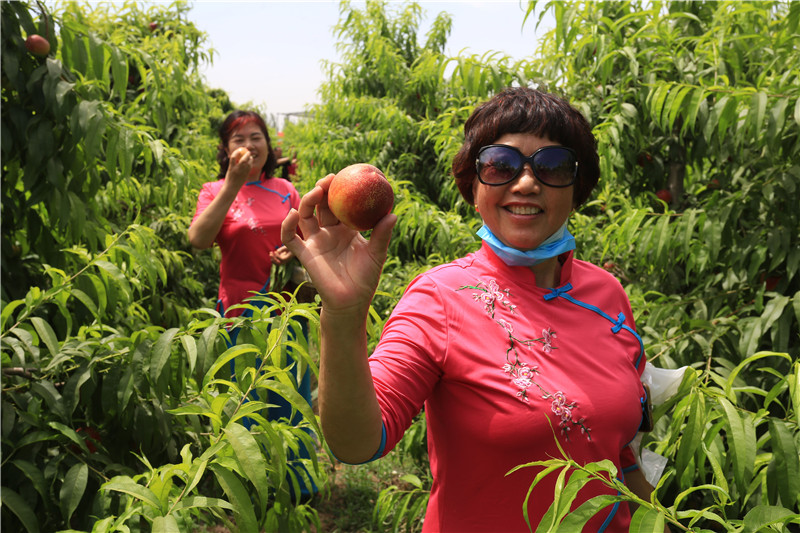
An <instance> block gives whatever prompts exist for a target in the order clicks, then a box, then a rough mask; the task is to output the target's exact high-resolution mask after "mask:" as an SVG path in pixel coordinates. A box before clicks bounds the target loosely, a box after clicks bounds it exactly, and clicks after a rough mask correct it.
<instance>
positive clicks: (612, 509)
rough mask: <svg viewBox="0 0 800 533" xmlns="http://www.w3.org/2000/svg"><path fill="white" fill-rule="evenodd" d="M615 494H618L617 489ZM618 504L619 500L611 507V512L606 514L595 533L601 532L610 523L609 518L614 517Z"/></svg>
mask: <svg viewBox="0 0 800 533" xmlns="http://www.w3.org/2000/svg"><path fill="white" fill-rule="evenodd" d="M617 494H619V491H617ZM619 504H620V502H616V503H615V504H614V505H613V506H612V507H611V512H610V513H609V514H608V516H607V517H606V519H605V520H604V521H603V525H601V526H600V528H599V529H598V530H597V533H603V532H604V531H605V530H606V528H607V527H608V526H609V524H611V520H612V519H613V518H614V515H616V514H617V510H618V509H619Z"/></svg>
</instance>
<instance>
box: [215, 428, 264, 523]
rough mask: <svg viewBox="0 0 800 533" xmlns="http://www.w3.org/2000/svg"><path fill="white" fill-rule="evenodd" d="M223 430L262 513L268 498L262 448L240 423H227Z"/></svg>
mask: <svg viewBox="0 0 800 533" xmlns="http://www.w3.org/2000/svg"><path fill="white" fill-rule="evenodd" d="M223 431H224V432H225V435H226V436H227V438H228V442H229V443H230V445H231V448H233V453H234V455H235V456H236V459H237V460H238V461H239V464H241V465H242V470H243V471H244V474H245V475H246V476H247V479H249V480H250V482H251V483H252V484H253V486H254V487H255V489H256V491H257V492H258V495H259V498H260V504H261V505H260V506H259V507H260V508H261V511H262V514H263V512H264V510H265V509H266V507H267V502H268V500H269V482H268V480H267V462H266V460H264V455H263V453H262V450H261V448H260V447H259V445H258V443H257V442H256V439H255V438H254V437H253V435H252V434H251V433H250V431H248V429H247V428H245V427H244V426H242V425H241V424H237V423H235V422H234V423H232V424H228V426H227V427H226V428H224V429H223Z"/></svg>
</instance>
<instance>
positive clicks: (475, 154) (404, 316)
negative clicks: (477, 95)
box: [282, 88, 652, 533]
mask: <svg viewBox="0 0 800 533" xmlns="http://www.w3.org/2000/svg"><path fill="white" fill-rule="evenodd" d="M464 133H465V141H464V144H463V146H462V147H461V149H460V151H459V152H458V154H457V155H456V157H455V160H454V162H453V174H454V176H455V180H456V184H457V186H458V188H459V190H460V192H461V194H462V196H463V197H464V199H465V200H466V201H467V202H469V204H470V205H474V206H475V208H476V209H477V211H478V213H479V215H480V216H481V218H482V219H483V223H484V225H483V227H482V228H481V229H480V231H479V232H478V235H479V236H480V237H481V239H482V245H481V246H480V248H479V249H477V250H475V251H473V252H472V253H469V254H468V255H466V256H465V257H463V258H460V259H457V260H456V261H453V262H452V263H448V264H445V265H441V266H438V267H435V268H433V269H431V270H429V271H428V272H426V273H424V274H422V275H420V276H419V277H417V278H416V279H414V280H413V281H412V282H411V284H410V285H409V286H408V288H407V289H406V291H405V293H404V295H403V297H402V298H401V300H400V302H399V303H398V305H397V306H396V308H395V309H394V311H393V313H392V316H391V317H390V319H389V320H388V321H387V323H386V325H385V327H384V330H383V333H382V336H381V340H380V342H379V344H378V345H377V347H376V349H375V350H374V352H373V353H372V354H371V355H369V354H368V353H367V334H366V328H365V326H366V321H367V312H368V309H369V305H370V302H371V299H372V297H373V294H374V292H375V290H376V287H377V285H378V280H379V277H380V273H381V268H382V266H383V264H384V261H385V259H386V251H387V249H388V244H389V239H390V236H391V231H392V228H393V227H394V224H395V222H396V216H395V215H393V214H389V215H387V216H386V217H384V218H383V219H382V220H381V221H380V222H379V223H378V225H377V226H376V227H375V229H374V230H373V232H372V234H371V238H370V239H369V240H366V239H365V238H363V237H362V236H361V235H360V234H359V233H357V232H355V231H353V230H351V229H349V228H347V227H346V226H345V225H343V224H340V223H339V221H338V220H337V219H336V218H335V217H334V216H333V214H332V213H331V211H330V210H329V209H328V206H327V200H326V192H327V190H328V187H329V185H330V182H331V179H332V177H333V176H332V175H329V176H327V177H326V178H324V179H322V180H320V181H319V182H318V183H317V185H316V187H315V188H314V189H313V190H312V191H310V192H309V193H308V194H307V195H305V196H304V197H303V198H302V200H301V202H300V207H299V209H298V210H297V211H292V213H290V214H289V216H288V217H287V218H286V220H285V221H284V223H283V228H282V239H283V242H284V243H285V244H286V245H287V247H288V248H289V250H291V251H292V252H293V253H294V254H295V255H296V256H297V257H298V258H299V259H300V261H301V262H302V263H303V265H304V266H305V267H306V269H307V270H308V272H309V273H310V275H311V277H312V279H313V282H314V285H315V287H316V288H317V290H318V291H319V294H320V296H321V298H322V312H321V328H322V329H321V356H320V357H321V361H320V380H319V406H320V417H321V423H322V429H323V432H324V434H325V437H326V440H327V442H328V444H329V446H330V448H331V450H332V451H333V453H334V454H335V455H336V456H337V457H338V458H339V459H340V460H341V461H345V462H348V463H362V462H365V461H370V460H373V459H377V458H378V457H380V456H382V455H384V454H385V453H387V452H388V451H389V450H391V449H392V447H393V446H394V445H395V444H396V443H397V442H398V441H399V440H400V438H401V437H402V435H403V433H404V431H405V430H406V429H407V428H408V427H409V425H410V424H411V422H412V421H413V419H414V417H415V416H416V415H417V414H418V413H419V412H420V410H421V409H423V407H424V412H425V416H426V419H427V428H428V451H429V458H430V466H431V472H432V474H433V486H432V490H431V497H430V501H429V504H428V509H427V512H426V516H425V520H424V525H423V531H425V532H428V531H451V532H459V533H463V532H470V531H483V532H488V531H491V532H498V531H502V532H511V531H529V529H528V525H527V524H526V522H525V519H524V516H523V512H522V505H523V502H524V500H525V497H526V495H527V493H528V489H529V487H530V485H531V483H532V481H533V479H534V477H535V475H536V473H537V470H536V469H534V468H523V469H520V470H517V471H516V472H514V473H513V474H510V475H507V474H508V472H509V471H511V470H512V469H514V467H516V466H518V465H521V464H526V463H530V462H532V461H537V460H546V459H548V458H552V457H560V456H561V453H560V451H559V448H558V445H559V444H560V446H561V447H562V448H563V449H564V451H565V452H566V453H567V454H569V456H570V457H572V459H574V460H576V461H578V462H581V463H588V462H593V461H599V460H604V459H606V460H610V461H613V463H614V464H615V465H616V466H617V469H618V471H619V475H620V477H621V478H622V479H623V480H624V482H625V483H626V484H628V486H629V487H630V488H631V489H632V490H634V491H635V492H636V493H637V494H640V495H642V496H643V497H646V496H647V495H648V494H649V492H650V491H651V490H652V487H650V486H649V485H648V484H647V482H646V481H645V479H644V476H643V475H642V474H641V472H640V471H639V470H638V467H637V461H636V458H635V457H634V454H633V452H632V451H631V449H630V447H629V444H630V442H631V441H632V440H633V438H634V436H635V435H636V433H637V431H638V429H639V428H640V425H641V423H642V418H643V403H644V402H645V392H644V389H643V387H642V384H641V381H640V375H641V372H642V371H643V369H644V366H645V356H644V350H643V345H642V341H641V339H640V338H639V336H638V335H637V333H636V330H635V325H634V323H633V314H632V312H631V308H630V303H629V301H628V298H627V296H626V294H625V292H624V290H623V288H622V286H621V285H620V283H619V282H618V281H617V280H616V279H615V278H614V277H613V276H612V275H611V274H609V273H608V272H606V271H605V270H603V269H601V268H598V267H596V266H594V265H591V264H589V263H586V262H584V261H580V260H578V259H576V258H575V257H574V252H573V250H574V248H575V239H574V238H573V237H572V235H571V234H570V233H569V231H568V229H567V222H568V218H569V216H570V214H571V213H572V211H573V210H575V209H577V208H578V207H579V206H580V205H581V204H582V203H584V202H585V201H586V200H587V198H588V197H589V195H590V193H591V191H592V189H593V188H594V186H595V184H596V183H597V181H598V178H599V174H600V170H599V161H598V155H597V150H596V143H595V139H594V137H593V135H592V133H591V128H590V126H589V124H588V123H587V121H586V120H585V119H584V117H583V116H581V114H580V113H579V112H578V111H577V110H575V109H574V108H573V107H572V106H570V105H569V104H568V103H567V102H565V101H563V100H561V99H559V98H556V97H554V96H551V95H548V94H545V93H542V92H539V91H536V90H533V89H527V88H510V89H507V90H505V91H503V92H501V93H499V94H497V95H496V96H495V97H493V98H492V99H490V100H489V101H487V102H486V103H484V104H482V105H480V106H478V107H477V108H476V109H475V110H474V112H473V113H472V115H471V116H470V118H469V119H468V121H467V122H466V124H465V128H464ZM298 226H299V229H300V231H301V232H302V235H303V236H302V237H301V236H299V235H298V233H297V230H298ZM555 478H556V476H555V475H551V476H547V477H546V478H545V479H544V481H543V482H541V483H539V484H538V485H537V486H536V489H535V490H534V492H533V493H532V494H531V496H530V499H529V502H528V509H527V512H528V514H529V517H530V520H531V523H532V524H533V527H534V529H535V528H536V524H538V522H539V521H540V519H541V517H542V516H543V515H544V513H545V512H546V511H547V509H548V507H549V506H550V504H551V503H552V502H553V494H554V488H555V481H556V480H555ZM599 494H614V492H613V491H612V490H611V489H609V488H608V487H606V486H605V485H604V484H602V483H600V482H592V483H589V484H588V485H587V486H586V487H584V488H583V489H582V490H581V491H580V493H579V495H578V498H577V499H576V501H575V504H574V506H575V507H577V506H578V505H580V504H581V503H582V502H584V501H586V500H588V499H590V498H592V497H593V496H596V495H599ZM630 516H631V512H630V509H629V508H628V506H627V505H626V504H624V503H622V504H620V503H618V504H616V505H611V506H609V507H606V508H604V509H603V510H602V511H601V512H600V513H599V514H597V515H596V516H595V517H594V518H593V519H592V521H591V522H590V523H589V524H588V526H587V529H586V530H587V531H592V532H597V531H606V532H612V531H613V532H623V531H624V532H627V531H628V525H629V522H630Z"/></svg>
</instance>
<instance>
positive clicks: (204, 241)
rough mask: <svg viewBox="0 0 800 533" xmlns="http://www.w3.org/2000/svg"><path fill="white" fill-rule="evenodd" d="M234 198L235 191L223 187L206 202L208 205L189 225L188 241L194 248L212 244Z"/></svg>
mask: <svg viewBox="0 0 800 533" xmlns="http://www.w3.org/2000/svg"><path fill="white" fill-rule="evenodd" d="M235 198H236V192H235V191H234V192H232V191H228V190H226V189H225V188H224V187H223V188H222V189H221V190H220V193H219V195H217V197H216V198H214V199H213V200H212V201H211V203H210V204H208V207H206V209H205V210H204V211H203V212H202V213H200V215H199V216H198V217H197V219H195V221H194V222H193V223H192V225H191V226H189V243H190V244H191V245H192V246H193V247H194V248H198V249H201V250H202V249H205V248H209V247H211V246H212V245H213V244H214V241H215V240H216V238H217V234H218V233H219V230H220V229H221V228H222V223H223V222H224V221H225V214H226V213H227V212H228V209H230V207H231V204H233V200H234V199H235Z"/></svg>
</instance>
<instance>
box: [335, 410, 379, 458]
mask: <svg viewBox="0 0 800 533" xmlns="http://www.w3.org/2000/svg"><path fill="white" fill-rule="evenodd" d="M385 449H386V424H384V423H383V421H381V445H380V446H378V451H377V452H375V455H373V456H372V457H370V458H369V459H367V460H366V461H362V462H360V463H348V462H347V461H342V460H341V459H339V458H338V457H336V454H335V453H333V451H331V455H333V457H334V458H335V459H336V460H337V461H339V462H340V463H344V464H346V465H365V464H367V463H371V462H372V461H375V460H376V459H380V458H381V457H382V456H383V451H384V450H385Z"/></svg>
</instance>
